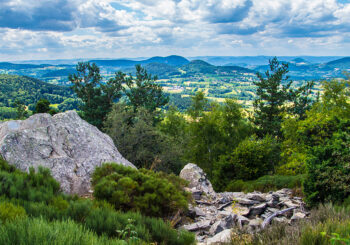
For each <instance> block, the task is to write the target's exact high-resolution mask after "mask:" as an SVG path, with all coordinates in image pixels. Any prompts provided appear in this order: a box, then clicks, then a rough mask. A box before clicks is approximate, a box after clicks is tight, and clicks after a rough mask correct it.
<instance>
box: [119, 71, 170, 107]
mask: <svg viewBox="0 0 350 245" xmlns="http://www.w3.org/2000/svg"><path fill="white" fill-rule="evenodd" d="M135 68H136V77H135V78H134V77H132V76H131V75H130V77H129V78H126V76H125V74H124V75H123V78H124V81H125V83H126V85H127V87H128V89H127V90H125V95H126V96H127V97H128V100H129V102H130V105H132V106H133V107H134V109H135V110H137V109H138V108H139V107H143V108H146V109H147V110H148V111H150V112H153V111H155V110H156V109H157V108H160V107H162V106H164V105H166V104H167V103H168V102H169V98H168V97H167V96H166V95H165V94H164V93H163V89H162V87H161V86H160V85H158V84H156V83H155V81H156V80H157V77H156V76H152V75H151V74H148V73H147V71H146V69H145V68H143V67H142V66H141V65H136V66H135Z"/></svg>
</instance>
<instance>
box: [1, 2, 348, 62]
mask: <svg viewBox="0 0 350 245" xmlns="http://www.w3.org/2000/svg"><path fill="white" fill-rule="evenodd" d="M171 54H178V55H183V56H205V55H215V56H216V55H223V56H224V55H225V56H243V55H249V56H250V55H253V56H254V55H278V56H282V55H290V56H297V55H315V56H324V55H339V56H350V1H348V0H36V1H29V0H0V60H2V61H5V60H8V61H11V60H25V59H70V58H121V57H150V56H155V55H160V56H166V55H171Z"/></svg>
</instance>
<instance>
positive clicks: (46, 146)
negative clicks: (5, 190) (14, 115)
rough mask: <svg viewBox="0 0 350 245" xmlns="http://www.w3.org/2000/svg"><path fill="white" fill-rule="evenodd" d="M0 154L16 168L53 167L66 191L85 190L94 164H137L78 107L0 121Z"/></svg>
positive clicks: (51, 168)
mask: <svg viewBox="0 0 350 245" xmlns="http://www.w3.org/2000/svg"><path fill="white" fill-rule="evenodd" d="M0 155H1V156H2V157H3V158H4V159H5V160H7V161H8V162H9V163H10V164H13V165H15V166H16V167H17V168H19V169H21V170H23V171H28V170H29V168H30V167H34V168H37V167H38V166H43V167H46V168H49V169H50V170H51V173H52V176H53V177H54V178H55V179H56V180H57V181H59V182H60V184H61V188H62V190H63V191H64V192H66V193H76V194H85V193H88V192H89V190H90V177H91V174H92V172H93V171H94V169H95V167H97V166H100V165H101V164H102V163H104V162H116V163H120V164H123V165H125V166H131V167H134V168H135V166H134V165H133V164H131V163H130V162H129V161H128V160H126V159H125V158H123V157H122V155H121V154H120V153H119V152H118V150H117V148H116V147H115V146H114V144H113V141H112V139H111V138H110V137H109V136H108V135H106V134H104V133H102V132H101V131H99V130H98V129H97V128H96V127H94V126H92V125H90V124H89V123H87V122H85V121H84V120H82V119H81V118H80V117H79V116H78V114H77V113H76V112H75V111H67V112H65V113H59V114H56V115H54V116H51V115H49V114H35V115H33V116H31V117H29V118H28V119H26V120H23V121H20V120H17V121H7V122H4V123H1V124H0Z"/></svg>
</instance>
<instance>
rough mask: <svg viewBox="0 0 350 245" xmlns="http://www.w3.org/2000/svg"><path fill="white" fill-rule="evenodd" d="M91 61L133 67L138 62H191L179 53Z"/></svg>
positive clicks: (144, 63)
mask: <svg viewBox="0 0 350 245" xmlns="http://www.w3.org/2000/svg"><path fill="white" fill-rule="evenodd" d="M89 62H91V63H95V64H96V65H98V66H109V67H121V68H122V67H132V66H135V65H137V64H140V65H146V64H150V63H159V64H167V65H171V66H175V67H179V66H182V65H184V64H187V63H189V61H188V60H187V59H186V58H184V57H182V56H177V55H171V56H167V57H159V56H156V57H152V58H149V59H146V60H139V61H135V60H127V59H123V60H90V61H89Z"/></svg>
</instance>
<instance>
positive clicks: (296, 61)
mask: <svg viewBox="0 0 350 245" xmlns="http://www.w3.org/2000/svg"><path fill="white" fill-rule="evenodd" d="M289 63H291V64H295V65H308V64H310V62H308V61H307V60H305V59H303V58H295V59H293V60H291V61H289Z"/></svg>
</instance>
